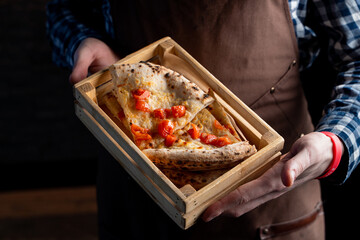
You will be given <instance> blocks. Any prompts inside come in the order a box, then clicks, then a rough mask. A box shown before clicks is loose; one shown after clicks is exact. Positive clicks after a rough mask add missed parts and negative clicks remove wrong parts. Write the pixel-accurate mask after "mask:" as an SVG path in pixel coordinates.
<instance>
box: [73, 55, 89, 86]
mask: <svg viewBox="0 0 360 240" xmlns="http://www.w3.org/2000/svg"><path fill="white" fill-rule="evenodd" d="M92 61H93V59H92V58H91V57H90V56H87V54H79V55H78V56H77V57H76V58H75V64H74V68H73V71H72V73H71V75H70V77H69V81H70V83H72V84H75V83H77V82H80V81H81V80H83V79H84V78H86V76H87V74H88V71H89V66H90V65H91V63H92Z"/></svg>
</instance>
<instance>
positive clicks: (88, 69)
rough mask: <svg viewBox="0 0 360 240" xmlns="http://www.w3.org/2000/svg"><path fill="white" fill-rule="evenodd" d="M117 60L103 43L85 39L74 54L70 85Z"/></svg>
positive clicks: (93, 39)
mask: <svg viewBox="0 0 360 240" xmlns="http://www.w3.org/2000/svg"><path fill="white" fill-rule="evenodd" d="M117 60H119V57H118V56H117V55H116V54H115V53H114V52H113V51H112V50H111V49H110V48H109V46H108V45H106V44H105V43H104V42H102V41H100V40H98V39H96V38H86V39H84V40H83V41H82V42H81V43H80V45H79V47H78V48H77V49H76V52H75V54H74V67H73V70H72V73H71V75H70V77H69V81H70V83H71V84H75V83H77V82H80V81H81V80H83V79H84V78H86V77H87V75H88V74H89V73H90V74H92V73H95V72H97V71H100V70H102V69H104V68H107V67H108V66H110V65H111V64H114V63H115V62H116V61H117Z"/></svg>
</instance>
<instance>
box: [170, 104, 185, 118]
mask: <svg viewBox="0 0 360 240" xmlns="http://www.w3.org/2000/svg"><path fill="white" fill-rule="evenodd" d="M171 111H172V115H173V116H174V117H175V118H180V117H182V116H184V115H185V113H186V108H185V106H183V105H178V106H173V107H171Z"/></svg>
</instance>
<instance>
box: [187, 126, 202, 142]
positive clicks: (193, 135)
mask: <svg viewBox="0 0 360 240" xmlns="http://www.w3.org/2000/svg"><path fill="white" fill-rule="evenodd" d="M191 126H192V128H191V129H189V130H188V131H187V132H188V133H189V134H190V136H191V138H192V139H198V138H199V137H200V130H199V128H198V127H197V126H196V125H195V124H193V123H191Z"/></svg>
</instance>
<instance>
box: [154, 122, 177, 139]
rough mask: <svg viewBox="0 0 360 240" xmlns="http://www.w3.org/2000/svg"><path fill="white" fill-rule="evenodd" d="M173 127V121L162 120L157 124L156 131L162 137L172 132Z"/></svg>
mask: <svg viewBox="0 0 360 240" xmlns="http://www.w3.org/2000/svg"><path fill="white" fill-rule="evenodd" d="M174 127H175V126H174V123H173V122H171V121H170V120H162V121H161V122H160V123H159V125H158V132H159V134H160V135H161V136H162V137H166V136H167V135H171V134H173V132H174Z"/></svg>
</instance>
